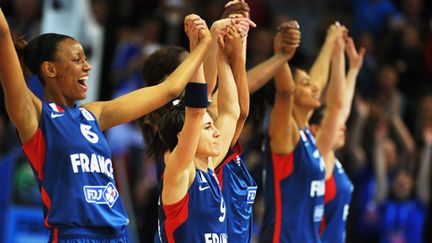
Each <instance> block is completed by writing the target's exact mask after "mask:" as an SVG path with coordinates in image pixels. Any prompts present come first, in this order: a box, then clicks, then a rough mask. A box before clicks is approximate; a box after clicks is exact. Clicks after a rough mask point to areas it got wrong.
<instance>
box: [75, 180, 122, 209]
mask: <svg viewBox="0 0 432 243" xmlns="http://www.w3.org/2000/svg"><path fill="white" fill-rule="evenodd" d="M83 190H84V196H85V199H86V201H87V202H88V203H94V204H108V206H110V207H112V206H113V205H114V203H115V202H116V201H117V198H118V197H119V193H118V191H117V189H116V188H115V186H114V184H113V183H112V182H110V183H108V185H106V186H84V187H83Z"/></svg>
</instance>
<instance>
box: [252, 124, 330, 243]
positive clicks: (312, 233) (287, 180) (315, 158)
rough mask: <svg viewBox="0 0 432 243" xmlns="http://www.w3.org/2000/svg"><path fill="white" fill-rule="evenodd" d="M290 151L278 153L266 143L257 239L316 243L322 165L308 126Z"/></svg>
mask: <svg viewBox="0 0 432 243" xmlns="http://www.w3.org/2000/svg"><path fill="white" fill-rule="evenodd" d="M299 134H300V139H299V142H298V144H297V145H296V147H295V148H294V150H293V152H291V153H289V154H285V155H278V154H275V153H273V152H272V151H271V150H270V143H269V141H268V139H267V142H266V151H265V152H266V156H265V159H266V161H265V170H266V171H265V189H264V200H265V211H264V223H263V228H262V231H261V237H260V242H262V243H269V242H273V243H278V242H283V243H286V242H304V243H307V242H314V243H316V242H320V238H319V226H320V223H321V220H322V217H323V213H324V192H325V184H324V178H325V171H324V170H325V165H324V161H323V160H322V158H321V155H320V153H319V151H318V149H317V147H316V145H315V139H314V137H313V135H312V134H311V132H310V131H309V129H308V128H305V129H304V130H302V129H299Z"/></svg>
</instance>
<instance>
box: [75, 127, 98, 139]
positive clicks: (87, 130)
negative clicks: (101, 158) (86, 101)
mask: <svg viewBox="0 0 432 243" xmlns="http://www.w3.org/2000/svg"><path fill="white" fill-rule="evenodd" d="M91 128H92V127H91V126H90V125H86V124H81V125H80V129H81V133H82V135H83V136H84V137H85V138H86V139H87V140H88V141H89V142H90V143H97V142H98V141H99V137H98V135H97V134H96V133H94V132H92V131H90V129H91Z"/></svg>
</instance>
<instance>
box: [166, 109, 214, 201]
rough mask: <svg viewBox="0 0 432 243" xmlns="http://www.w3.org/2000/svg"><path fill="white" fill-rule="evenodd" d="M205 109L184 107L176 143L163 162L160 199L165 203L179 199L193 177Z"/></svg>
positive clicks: (183, 194) (184, 193) (187, 188)
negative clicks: (182, 121)
mask: <svg viewBox="0 0 432 243" xmlns="http://www.w3.org/2000/svg"><path fill="white" fill-rule="evenodd" d="M205 113H206V109H204V108H203V109H198V108H190V107H186V109H185V121H184V125H183V129H182V130H181V132H180V133H179V135H178V143H177V146H176V147H175V148H174V150H173V151H172V153H171V154H170V155H169V158H168V160H167V162H166V164H165V170H164V180H163V190H162V201H163V203H164V204H165V205H169V204H174V203H176V202H178V201H180V200H181V199H182V198H183V197H184V196H185V195H186V193H187V191H188V190H189V187H190V186H191V183H192V182H193V180H194V178H195V166H194V162H193V160H194V156H195V153H196V150H197V147H198V141H199V138H200V134H201V130H202V129H204V124H203V117H204V115H205Z"/></svg>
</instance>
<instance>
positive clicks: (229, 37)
mask: <svg viewBox="0 0 432 243" xmlns="http://www.w3.org/2000/svg"><path fill="white" fill-rule="evenodd" d="M218 43H219V47H220V48H221V50H222V51H223V53H224V54H225V56H226V58H227V59H228V60H232V59H234V58H238V57H242V56H243V55H242V50H243V44H242V37H241V35H240V31H239V30H238V28H237V27H236V25H235V23H234V21H233V22H232V23H231V24H230V25H228V26H227V28H226V34H225V36H222V35H220V37H219V41H218Z"/></svg>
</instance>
